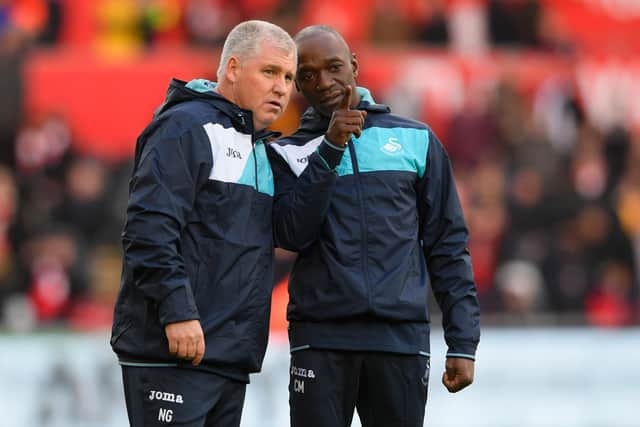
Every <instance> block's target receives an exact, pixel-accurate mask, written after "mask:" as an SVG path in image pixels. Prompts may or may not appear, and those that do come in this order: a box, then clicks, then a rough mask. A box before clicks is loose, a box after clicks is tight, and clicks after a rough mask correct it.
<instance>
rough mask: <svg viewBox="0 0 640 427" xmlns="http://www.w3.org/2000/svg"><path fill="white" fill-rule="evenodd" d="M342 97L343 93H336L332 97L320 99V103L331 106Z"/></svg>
mask: <svg viewBox="0 0 640 427" xmlns="http://www.w3.org/2000/svg"><path fill="white" fill-rule="evenodd" d="M341 96H342V92H336V93H333V94H331V95H328V96H324V97H322V98H320V103H322V104H325V105H331V104H333V103H335V102H337V101H339V99H340V97H341Z"/></svg>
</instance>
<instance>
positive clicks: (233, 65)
mask: <svg viewBox="0 0 640 427" xmlns="http://www.w3.org/2000/svg"><path fill="white" fill-rule="evenodd" d="M240 68H241V67H240V60H239V59H238V58H237V57H235V56H232V57H231V58H229V61H227V68H226V71H225V75H226V77H227V80H229V81H230V82H232V83H235V82H236V81H237V80H238V76H239V74H240Z"/></svg>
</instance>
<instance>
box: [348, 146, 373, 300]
mask: <svg viewBox="0 0 640 427" xmlns="http://www.w3.org/2000/svg"><path fill="white" fill-rule="evenodd" d="M347 146H348V147H349V154H350V155H351V166H352V167H353V175H354V177H355V181H356V193H357V195H358V206H359V207H360V251H361V253H362V255H361V259H360V263H361V265H362V271H363V273H364V282H365V283H364V284H365V287H366V291H367V304H368V307H371V288H370V286H369V265H368V264H369V263H368V262H367V257H368V245H367V228H366V221H365V209H364V197H363V189H362V182H361V181H360V169H359V168H358V158H357V157H356V149H355V147H354V140H353V138H351V140H350V141H349V143H348V144H347Z"/></svg>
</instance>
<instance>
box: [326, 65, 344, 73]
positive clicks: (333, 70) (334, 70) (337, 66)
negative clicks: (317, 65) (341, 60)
mask: <svg viewBox="0 0 640 427" xmlns="http://www.w3.org/2000/svg"><path fill="white" fill-rule="evenodd" d="M340 68H342V67H341V66H340V64H333V65H331V66H330V67H329V71H331V72H332V73H335V72H337V71H340Z"/></svg>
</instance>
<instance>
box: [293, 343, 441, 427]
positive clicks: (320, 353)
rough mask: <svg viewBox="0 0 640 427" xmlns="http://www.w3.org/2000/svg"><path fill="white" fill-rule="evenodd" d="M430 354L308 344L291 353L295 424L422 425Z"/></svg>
mask: <svg viewBox="0 0 640 427" xmlns="http://www.w3.org/2000/svg"><path fill="white" fill-rule="evenodd" d="M428 385H429V358H428V357H426V356H419V355H403V354H395V353H383V352H360V351H328V350H317V349H309V350H302V351H297V352H294V353H292V354H291V367H290V378H289V408H290V416H291V427H349V426H351V421H352V418H353V411H354V409H357V411H358V416H359V417H360V421H361V422H362V426H363V427H422V426H423V423H424V415H425V406H426V403H427V392H428Z"/></svg>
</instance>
